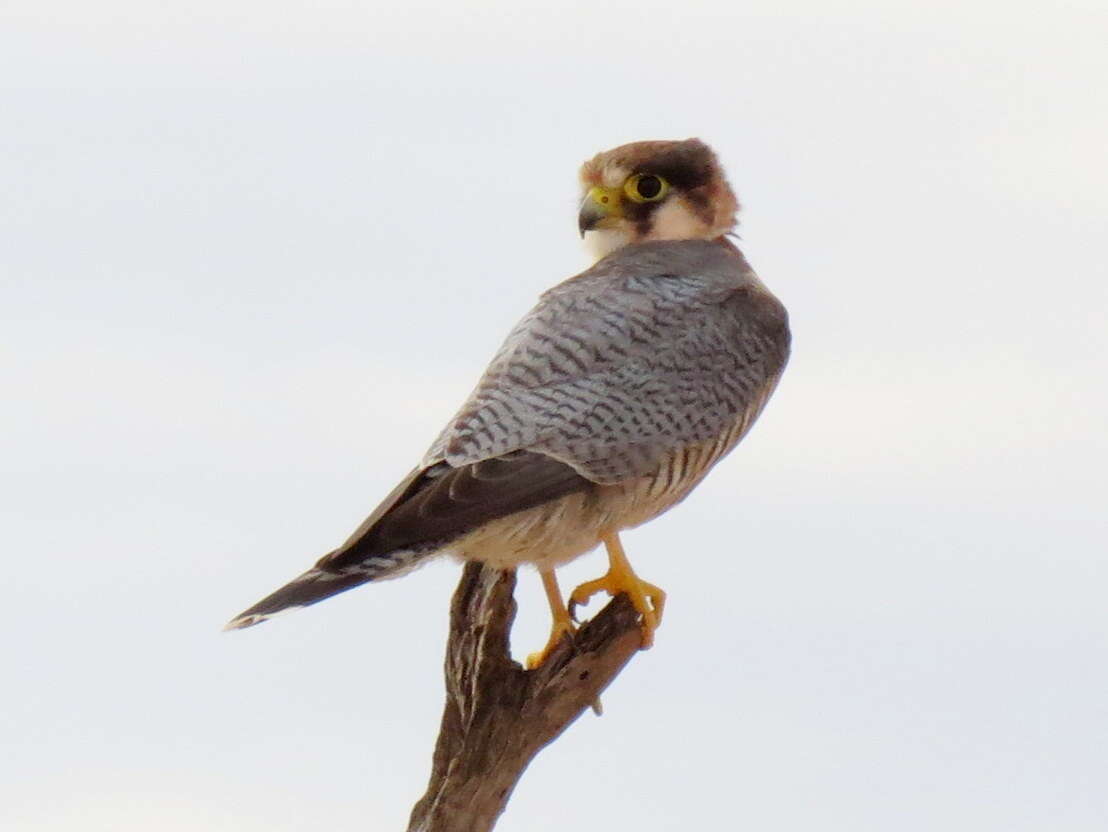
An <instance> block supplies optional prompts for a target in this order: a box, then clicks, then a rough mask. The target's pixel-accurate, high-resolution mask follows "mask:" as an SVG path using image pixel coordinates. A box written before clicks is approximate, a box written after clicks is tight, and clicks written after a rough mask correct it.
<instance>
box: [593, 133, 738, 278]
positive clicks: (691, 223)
mask: <svg viewBox="0 0 1108 832" xmlns="http://www.w3.org/2000/svg"><path fill="white" fill-rule="evenodd" d="M581 189H582V191H583V194H582V199H581V210H580V213H579V214H578V215H577V227H578V229H579V230H580V232H581V236H582V237H585V236H586V234H588V237H587V238H586V242H587V243H588V244H589V245H590V247H591V248H592V249H593V250H594V252H595V253H596V254H597V255H598V256H604V255H605V254H608V253H610V252H612V251H614V250H615V249H617V248H620V247H621V246H624V245H627V244H629V243H642V242H647V241H649V240H712V239H715V238H716V237H719V236H721V235H723V234H726V233H727V232H728V231H730V230H731V229H733V228H734V227H735V222H736V220H735V214H736V213H737V212H738V209H739V204H738V201H737V200H736V199H735V194H734V193H733V192H732V190H731V186H730V185H728V184H727V180H726V178H724V175H723V169H722V168H721V167H720V164H719V160H718V159H716V154H715V153H713V152H712V149H711V148H710V147H708V145H706V144H704V142H702V141H700V139H686V140H685V141H652V142H634V143H632V144H625V145H621V146H620V147H617V148H614V149H612V150H605V151H604V152H602V153H598V154H596V156H594V157H593V158H592V159H590V160H589V161H587V162H585V164H583V165H582V166H581Z"/></svg>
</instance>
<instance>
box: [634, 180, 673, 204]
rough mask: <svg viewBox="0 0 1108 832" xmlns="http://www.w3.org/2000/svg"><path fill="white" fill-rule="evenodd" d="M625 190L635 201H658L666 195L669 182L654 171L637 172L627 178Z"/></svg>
mask: <svg viewBox="0 0 1108 832" xmlns="http://www.w3.org/2000/svg"><path fill="white" fill-rule="evenodd" d="M623 190H624V192H625V193H626V194H627V196H629V197H630V198H631V199H632V200H633V201H634V202H657V201H658V200H659V199H661V198H662V197H664V196H665V195H666V191H668V190H669V183H668V182H666V180H664V179H663V178H662V177H660V176H655V175H654V174H652V173H636V174H635V175H634V176H632V177H631V178H630V179H628V180H627V182H626V184H624V186H623Z"/></svg>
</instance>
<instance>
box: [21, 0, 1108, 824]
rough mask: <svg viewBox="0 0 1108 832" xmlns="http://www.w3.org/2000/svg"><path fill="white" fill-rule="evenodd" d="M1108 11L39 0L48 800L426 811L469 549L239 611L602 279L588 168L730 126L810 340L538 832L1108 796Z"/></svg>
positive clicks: (37, 489) (759, 259)
mask: <svg viewBox="0 0 1108 832" xmlns="http://www.w3.org/2000/svg"><path fill="white" fill-rule="evenodd" d="M1105 42H1108V12H1106V10H1105V7H1104V5H1103V3H1100V2H1068V3H1067V2H1055V3H1042V2H1040V3H1012V2H970V3H963V2H959V3H947V2H926V3H924V2H915V3H896V2H892V3H890V2H811V3H779V2H761V1H759V2H751V3H741V4H740V3H729V2H720V3H701V2H682V3H679V4H673V3H659V2H635V3H631V2H605V3H584V2H562V3H559V4H558V6H557V8H548V9H543V10H536V9H532V8H529V7H528V6H527V5H526V4H522V3H518V2H507V1H506V0H505V2H473V1H472V0H471V1H470V2H459V3H452V4H448V3H441V4H439V3H430V4H428V3H411V4H407V6H406V7H405V8H404V9H399V8H396V7H394V5H393V4H375V3H372V2H322V3H312V4H308V3H295V2H264V3H263V2H244V1H243V0H219V2H215V0H190V2H187V3H185V2H170V3H158V4H151V3H147V2H138V1H137V0H135V2H123V1H122V0H104V2H99V3H85V2H48V1H47V2H44V0H35V2H30V1H29V0H8V2H5V3H3V4H2V5H0V113H2V115H0V122H2V125H3V128H2V130H0V229H2V231H0V317H2V346H3V349H2V352H0V384H2V389H3V403H2V406H0V467H2V480H0V488H2V489H3V492H4V496H3V500H2V501H0V530H2V537H0V540H2V547H3V548H2V551H3V553H4V555H3V557H4V564H5V567H6V569H5V572H6V578H5V581H4V584H3V585H4V591H3V596H4V603H3V605H2V606H0V644H2V656H3V667H4V672H3V676H4V682H3V684H2V686H0V747H2V751H0V828H3V829H5V830H17V831H18V832H70V831H71V830H81V832H89V831H90V830H105V831H107V830H111V832H120V831H121V830H122V831H123V832H131V830H135V831H136V832H137V830H143V831H144V832H145V831H146V830H152V829H157V830H166V831H167V832H178V830H197V829H204V830H211V831H212V832H262V831H263V830H264V832H307V830H319V829H327V830H364V829H373V830H377V829H380V830H388V829H401V828H403V827H404V823H405V822H406V818H407V815H408V812H409V810H410V807H411V804H412V803H413V802H414V801H415V799H416V798H418V797H419V795H420V794H421V793H422V790H423V788H424V785H425V783H426V778H427V776H428V774H429V771H430V754H431V749H432V745H433V741H434V737H435V734H436V732H437V727H438V721H439V716H440V708H441V704H442V681H441V669H440V666H441V656H442V647H443V642H444V637H445V624H446V612H447V605H448V601H449V597H450V593H451V591H452V589H453V587H454V584H455V583H456V580H457V576H458V571H459V570H458V567H457V566H456V565H455V564H452V563H446V562H444V563H439V564H435V565H432V566H430V567H428V568H426V569H424V570H422V571H420V572H419V573H417V574H415V575H413V576H410V577H408V578H405V579H404V580H402V581H396V582H392V583H386V584H381V585H378V586H368V587H364V588H362V589H360V590H357V591H354V592H350V593H347V594H345V595H343V596H341V597H338V598H335V599H332V600H331V601H328V602H327V603H326V604H324V605H321V606H319V607H315V608H313V609H311V610H308V611H305V612H301V613H298V614H296V615H294V616H289V617H287V618H283V619H281V620H279V621H275V622H272V623H270V624H267V625H265V626H263V627H259V628H256V629H253V630H249V631H245V632H240V633H231V634H223V633H220V631H219V630H220V627H221V626H222V625H223V623H224V622H225V621H226V620H227V619H228V618H229V617H230V616H231V615H233V614H235V613H237V612H239V611H240V610H241V609H243V608H244V607H245V606H247V605H248V604H250V603H252V602H253V601H255V600H257V599H258V598H259V597H261V596H262V595H264V594H265V593H267V592H269V591H270V590H272V589H273V588H275V587H276V586H278V585H279V584H281V583H282V582H284V581H285V580H286V579H288V578H289V577H291V576H293V575H294V574H296V573H298V572H299V571H300V570H301V569H303V568H304V567H305V566H307V565H308V564H310V563H311V562H312V561H313V560H314V559H315V558H316V557H318V556H319V555H321V554H322V553H323V552H325V551H327V550H328V549H330V548H332V547H333V546H334V545H336V544H338V543H339V542H341V541H342V540H343V539H344V538H345V537H346V535H347V534H348V533H349V532H350V531H351V530H352V529H353V528H354V527H355V526H356V525H357V524H358V523H359V522H360V520H361V519H362V517H363V516H364V515H365V514H367V513H368V512H369V511H370V510H371V509H372V508H373V507H374V505H375V504H376V502H377V500H379V499H380V498H381V497H382V496H383V495H384V494H385V493H386V492H387V491H388V490H389V489H390V488H391V487H392V485H393V484H394V483H395V481H396V480H397V478H398V477H400V476H401V475H402V474H403V473H405V472H406V471H407V470H408V468H409V467H410V466H411V465H412V464H413V462H414V461H415V460H416V459H418V457H419V456H420V455H421V454H422V453H423V451H424V449H425V447H426V445H427V444H428V443H429V442H430V440H431V439H432V438H433V436H434V435H435V433H436V432H437V431H438V429H439V428H440V427H441V425H442V424H443V423H444V422H445V420H446V419H447V418H448V417H449V416H450V415H451V414H452V413H453V411H454V409H455V407H456V406H457V405H458V404H459V403H460V401H461V399H462V398H463V396H464V395H465V394H466V393H467V392H468V390H469V389H470V387H471V386H472V385H473V383H474V382H475V380H476V378H477V376H478V375H479V373H480V371H481V370H482V368H483V367H484V365H485V363H486V362H487V360H488V358H489V357H490V355H491V353H492V352H493V350H494V349H495V348H496V346H497V345H498V343H499V341H500V340H501V338H502V337H503V335H504V334H505V333H506V331H507V330H508V329H509V327H510V326H511V325H512V324H513V323H514V322H515V321H516V320H517V319H518V318H519V317H520V316H521V315H522V314H523V313H524V312H525V311H526V310H527V309H528V308H529V307H530V305H531V304H532V303H533V302H534V299H535V298H536V296H537V295H538V294H539V293H540V292H541V291H542V290H543V289H545V288H546V287H548V286H551V285H553V284H555V283H557V282H559V281H560V280H562V279H564V278H565V277H567V276H569V275H571V274H573V273H575V272H577V271H579V270H580V269H582V268H583V267H584V266H585V265H586V264H587V261H586V259H585V256H584V254H583V252H582V251H581V249H580V247H579V245H578V241H577V239H576V228H575V214H576V208H575V205H576V180H575V174H576V169H577V166H578V165H579V163H580V162H581V161H582V160H583V159H585V158H587V157H588V156H590V155H592V154H593V153H594V152H596V151H597V150H600V149H603V148H607V147H611V146H614V145H616V144H620V143H623V142H626V141H632V140H637V139H646V138H683V137H687V136H690V135H696V136H700V137H702V138H703V139H705V140H706V141H708V142H709V143H710V144H711V145H712V146H713V147H715V148H716V149H717V151H718V152H719V154H720V156H721V157H722V159H723V161H724V163H725V165H726V167H727V170H728V172H729V174H730V177H731V181H732V182H733V184H734V186H735V188H736V190H737V191H738V193H739V195H740V198H741V199H742V201H743V204H744V207H745V210H744V213H743V225H742V229H741V233H742V238H743V240H742V246H743V248H744V250H745V252H746V253H747V255H748V257H749V259H750V260H751V262H752V263H753V265H754V266H755V268H756V269H757V270H758V271H759V272H760V273H761V275H762V277H763V279H764V280H765V282H766V283H767V285H769V286H770V287H771V288H772V289H773V290H774V291H775V292H776V293H777V294H778V295H779V296H780V297H781V298H782V299H783V300H784V301H785V303H786V304H787V305H788V307H789V309H790V312H791V316H792V325H793V331H794V357H793V360H792V363H791V366H790V367H789V369H788V371H787V373H786V375H785V378H784V381H783V382H782V384H781V387H780V389H779V390H778V393H777V395H776V397H775V398H774V400H773V401H772V402H771V403H770V405H769V407H768V408H767V410H766V412H765V414H764V415H763V418H762V420H761V422H760V423H759V424H758V426H757V427H756V428H755V429H754V431H753V432H752V434H751V435H750V436H749V437H748V439H747V440H746V441H745V442H744V444H743V445H742V446H741V447H740V448H739V449H738V450H737V451H736V452H735V453H734V454H733V455H732V456H730V457H729V458H728V459H727V460H726V461H725V462H724V463H723V464H721V465H720V466H719V468H718V469H717V471H716V472H715V473H714V474H713V475H712V476H711V477H710V478H709V479H708V480H707V481H706V483H705V484H704V485H703V486H702V487H701V488H700V489H699V490H698V492H697V493H696V494H695V495H694V496H693V497H691V498H690V499H689V500H688V501H687V502H686V503H685V504H684V505H682V506H681V507H680V508H679V509H677V510H675V511H673V512H671V513H670V514H668V515H667V516H665V517H664V518H661V519H659V520H657V521H655V522H653V523H651V524H649V525H648V526H646V527H643V528H641V529H639V530H636V531H634V532H631V533H630V534H628V535H627V536H626V541H625V542H626V544H627V548H628V550H629V552H630V554H631V557H632V560H633V561H634V563H635V564H636V565H637V567H638V568H639V570H640V572H641V574H642V575H643V576H644V577H646V578H647V579H649V580H651V581H654V582H656V583H658V584H660V585H661V586H663V587H664V588H666V589H667V590H668V591H669V592H670V603H669V606H668V607H667V615H666V621H665V624H664V626H663V628H662V629H661V630H660V631H659V633H658V639H657V644H656V647H655V648H654V649H653V650H651V651H650V652H648V653H643V654H640V655H639V656H638V657H636V659H635V660H634V661H633V663H632V664H631V666H630V667H629V668H628V669H627V670H626V672H625V673H624V674H623V675H622V676H620V677H619V678H618V679H617V681H616V683H615V684H614V685H613V687H612V688H610V689H609V691H608V693H607V694H606V695H605V697H604V702H605V706H606V714H605V716H604V717H603V718H601V719H597V718H595V717H593V716H592V715H586V716H585V717H583V718H582V719H581V721H580V722H579V723H578V724H576V725H574V726H573V727H572V728H571V729H570V730H569V732H568V733H567V734H566V735H565V736H564V737H563V738H562V739H561V740H560V741H559V742H557V743H556V744H555V745H554V746H552V747H551V748H549V749H547V750H546V751H545V752H544V753H543V754H542V755H541V756H540V757H539V758H538V759H537V761H536V762H535V763H534V764H533V765H532V766H531V768H530V770H529V772H528V773H527V775H526V776H525V777H524V779H523V780H522V782H521V785H520V787H519V788H518V790H517V792H516V794H515V796H514V798H513V800H512V802H511V804H510V805H509V809H508V812H507V814H506V815H505V816H504V818H503V819H502V821H501V823H500V825H499V827H498V829H500V830H504V832H512V831H514V832H553V830H558V831H559V832H561V830H564V829H565V828H567V827H572V828H574V829H606V828H607V829H639V830H647V829H649V830H685V829H752V830H754V829H756V830H805V832H807V831H808V830H850V832H863V831H864V830H873V832H887V830H897V832H912V831H913V830H936V829H973V830H1004V832H1015V831H1016V830H1098V832H1099V831H1100V830H1103V829H1105V828H1108V782H1106V780H1108V610H1106V603H1108V558H1106V549H1108V546H1106V541H1108V523H1106V520H1105V512H1104V503H1105V494H1106V491H1108V483H1106V477H1105V466H1106V463H1108V438H1106V431H1105V427H1106V425H1108V384H1106V380H1105V379H1106V373H1105V370H1106V366H1105V365H1106V361H1105V359H1106V356H1108V334H1106V330H1105V324H1104V321H1105V309H1106V306H1108V288H1106V286H1108V275H1106V271H1108V270H1106V268H1105V256H1104V253H1103V246H1104V239H1105V227H1106V223H1108V210H1106V208H1105V194H1106V193H1108V173H1106V170H1108V167H1106V165H1105V150H1104V149H1105V143H1106V137H1108V108H1106V103H1105V93H1104V87H1105V79H1106V77H1108V50H1105V48H1104V44H1105ZM602 569H603V558H602V557H601V556H600V555H596V554H594V555H592V556H589V557H588V558H584V559H582V560H581V561H579V562H577V563H576V564H574V565H573V566H572V567H570V568H569V569H567V570H566V575H565V577H564V578H563V583H564V584H567V585H572V584H573V583H575V582H576V581H578V580H582V579H585V578H588V577H594V576H596V575H598V574H599V573H600V572H601V571H602ZM518 598H519V601H520V607H521V611H520V619H519V623H518V625H517V629H516V633H515V644H516V648H517V651H518V653H519V654H520V655H523V654H525V653H527V652H529V651H530V650H533V649H535V648H537V647H538V646H539V645H541V644H542V642H543V639H544V638H545V628H546V626H547V613H546V607H545V602H544V600H543V597H542V594H541V591H540V589H539V585H538V580H537V578H536V577H535V576H534V575H533V574H524V575H522V576H521V585H520V590H519V593H518Z"/></svg>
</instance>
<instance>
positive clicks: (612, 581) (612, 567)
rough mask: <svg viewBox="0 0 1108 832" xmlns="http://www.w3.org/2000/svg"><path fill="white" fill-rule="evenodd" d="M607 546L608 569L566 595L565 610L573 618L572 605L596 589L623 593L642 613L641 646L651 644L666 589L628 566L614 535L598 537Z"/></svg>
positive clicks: (617, 539) (612, 593)
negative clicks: (647, 579)
mask: <svg viewBox="0 0 1108 832" xmlns="http://www.w3.org/2000/svg"><path fill="white" fill-rule="evenodd" d="M602 539H603V541H604V545H605V546H606V547H607V549H608V564H609V565H608V572H607V574H605V575H604V576H603V577H601V578H597V579H596V580H595V581H586V582H585V583H583V584H581V585H580V586H579V587H577V589H575V590H573V592H572V593H570V596H569V614H570V617H572V618H576V615H575V612H576V607H577V606H578V605H579V604H587V603H588V602H589V599H590V598H592V597H593V596H594V595H596V594H597V593H598V592H607V593H608V594H609V595H611V596H612V597H615V596H616V595H619V594H620V593H621V592H624V593H627V597H628V598H630V599H631V604H632V605H633V606H634V607H635V609H636V610H637V611H638V613H639V615H640V616H642V621H641V625H640V626H641V627H642V649H643V650H646V649H648V648H649V647H650V646H651V645H653V644H654V631H655V630H656V629H658V625H659V624H661V623H662V610H663V609H664V608H665V604H666V593H665V592H664V591H663V590H662V589H661V588H660V587H657V586H654V584H651V583H647V582H646V581H644V580H642V578H640V577H639V576H638V575H636V574H635V571H634V570H633V569H632V568H631V564H630V562H628V560H627V556H626V555H625V554H624V552H623V546H622V545H621V544H620V542H619V538H618V537H617V536H616V535H614V534H613V535H610V536H607V537H604V538H602Z"/></svg>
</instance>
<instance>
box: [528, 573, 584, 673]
mask: <svg viewBox="0 0 1108 832" xmlns="http://www.w3.org/2000/svg"><path fill="white" fill-rule="evenodd" d="M539 575H540V576H541V577H542V588H543V589H545V590H546V600H547V601H548V602H549V603H550V616H551V618H553V622H552V623H551V625H550V638H549V639H548V640H547V642H546V647H544V648H542V650H540V651H539V652H538V653H532V654H531V655H530V656H528V657H527V662H526V667H527V669H528V670H532V669H534V668H536V667H538V666H539V665H540V664H542V663H543V662H544V661H546V657H547V656H549V655H550V654H551V653H552V652H553V651H554V648H555V647H557V646H558V645H559V644H561V643H562V638H563V637H564V636H567V635H568V636H569V637H570V638H571V639H572V638H573V633H574V631H576V629H577V628H576V627H574V626H573V619H571V618H570V617H569V611H568V610H567V609H566V606H565V603H564V602H563V601H562V591H561V590H560V589H558V578H557V577H556V576H555V575H554V570H553V569H551V570H550V571H549V572H546V571H542V570H540V571H539Z"/></svg>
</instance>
